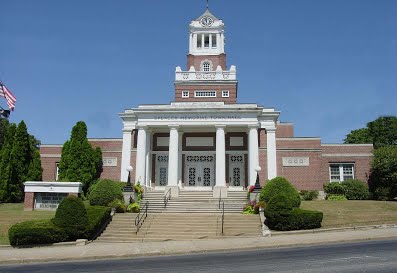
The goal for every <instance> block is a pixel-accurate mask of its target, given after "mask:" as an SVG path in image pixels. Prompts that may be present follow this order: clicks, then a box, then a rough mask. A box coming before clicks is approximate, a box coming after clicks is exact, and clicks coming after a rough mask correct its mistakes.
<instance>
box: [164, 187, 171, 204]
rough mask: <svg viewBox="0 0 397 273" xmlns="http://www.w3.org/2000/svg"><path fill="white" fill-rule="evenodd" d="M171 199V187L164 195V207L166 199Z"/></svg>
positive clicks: (166, 202)
mask: <svg viewBox="0 0 397 273" xmlns="http://www.w3.org/2000/svg"><path fill="white" fill-rule="evenodd" d="M170 200H171V188H169V189H168V191H167V192H166V193H165V195H164V208H165V207H167V204H168V201H170Z"/></svg>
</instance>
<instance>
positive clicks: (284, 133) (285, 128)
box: [276, 123, 294, 137]
mask: <svg viewBox="0 0 397 273" xmlns="http://www.w3.org/2000/svg"><path fill="white" fill-rule="evenodd" d="M276 137H294V125H293V124H292V123H278V124H277V131H276Z"/></svg>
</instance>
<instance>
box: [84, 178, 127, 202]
mask: <svg viewBox="0 0 397 273" xmlns="http://www.w3.org/2000/svg"><path fill="white" fill-rule="evenodd" d="M115 199H120V200H123V199H124V197H123V191H122V190H121V188H120V186H119V184H117V183H115V182H114V181H112V180H109V179H104V180H99V181H98V183H96V184H95V185H94V187H93V188H92V189H91V191H90V196H89V200H90V205H92V206H107V205H108V204H109V203H110V202H112V201H113V200H115Z"/></svg>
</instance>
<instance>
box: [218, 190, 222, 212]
mask: <svg viewBox="0 0 397 273" xmlns="http://www.w3.org/2000/svg"><path fill="white" fill-rule="evenodd" d="M221 202H222V191H219V199H218V209H220V208H221Z"/></svg>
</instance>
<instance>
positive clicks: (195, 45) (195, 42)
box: [188, 34, 197, 69]
mask: <svg viewBox="0 0 397 273" xmlns="http://www.w3.org/2000/svg"><path fill="white" fill-rule="evenodd" d="M192 47H193V49H194V50H197V34H193V46H192ZM189 68H190V67H188V69H189Z"/></svg>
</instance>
